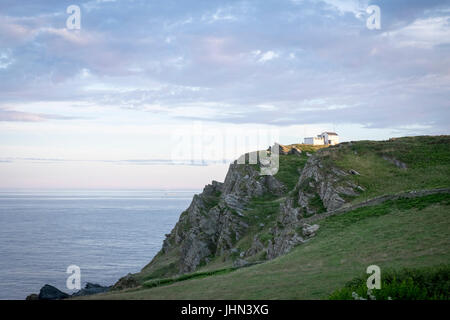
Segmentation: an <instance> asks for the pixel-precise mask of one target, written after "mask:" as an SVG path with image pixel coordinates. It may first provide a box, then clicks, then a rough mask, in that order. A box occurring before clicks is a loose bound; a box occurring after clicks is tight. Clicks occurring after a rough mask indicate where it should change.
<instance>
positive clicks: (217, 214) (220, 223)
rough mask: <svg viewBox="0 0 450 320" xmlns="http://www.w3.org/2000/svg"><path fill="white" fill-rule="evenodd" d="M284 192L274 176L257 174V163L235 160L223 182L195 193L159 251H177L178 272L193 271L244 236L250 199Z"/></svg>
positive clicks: (149, 266) (163, 252) (228, 248)
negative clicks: (241, 162) (250, 163)
mask: <svg viewBox="0 0 450 320" xmlns="http://www.w3.org/2000/svg"><path fill="white" fill-rule="evenodd" d="M284 192H286V188H285V186H284V185H283V184H282V183H281V182H279V181H278V180H277V179H275V178H274V177H273V176H263V175H260V174H259V171H258V168H257V166H256V165H248V164H238V163H237V162H236V161H235V162H234V163H232V164H231V165H230V168H229V170H228V173H227V175H226V177H225V181H224V182H223V183H220V182H217V181H213V183H212V184H210V185H207V186H206V187H205V188H204V189H203V192H202V193H201V194H199V195H196V196H194V198H193V200H192V203H191V204H190V206H189V208H188V209H187V210H186V211H184V212H183V213H182V214H181V216H180V219H179V221H178V222H177V224H176V225H175V227H174V229H173V230H172V231H171V233H170V234H169V235H168V236H167V237H166V239H165V240H164V243H163V247H162V250H161V253H160V254H162V255H164V254H170V253H171V252H172V251H173V250H178V251H179V260H178V261H177V263H176V264H177V266H176V267H177V269H178V272H179V273H187V272H192V271H194V270H195V269H196V268H198V267H199V266H200V265H203V264H205V263H208V262H209V261H210V259H211V258H212V257H214V256H219V255H223V254H227V253H230V250H231V249H232V248H233V246H234V244H235V243H236V242H237V241H239V240H240V239H241V238H242V236H243V235H245V233H246V231H247V229H248V225H247V223H246V222H245V221H244V219H243V215H244V211H245V209H246V206H247V205H248V203H249V201H250V200H251V199H252V198H254V197H258V196H262V195H264V194H267V193H269V194H275V195H279V196H281V195H282V194H283V193H284ZM160 254H159V255H160ZM155 259H158V256H157V257H156V258H155ZM153 264H155V262H154V261H152V262H151V263H150V264H149V265H148V266H147V267H146V268H152V265H153Z"/></svg>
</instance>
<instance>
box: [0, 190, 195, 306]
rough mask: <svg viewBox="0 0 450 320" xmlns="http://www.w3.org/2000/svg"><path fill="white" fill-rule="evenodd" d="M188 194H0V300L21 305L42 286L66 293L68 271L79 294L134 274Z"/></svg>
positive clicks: (148, 257)
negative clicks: (77, 281)
mask: <svg viewBox="0 0 450 320" xmlns="http://www.w3.org/2000/svg"><path fill="white" fill-rule="evenodd" d="M195 193H197V191H195V190H182V191H180V190H176V191H154V190H152V191H142V190H139V191H129V190H127V191H117V190H114V191H102V190H96V191H80V190H64V191H36V190H32V191H29V190H28V191H23V190H22V191H0V270H1V272H0V299H24V298H25V297H26V296H27V295H28V294H30V293H38V292H39V289H40V288H41V287H42V286H43V285H44V284H46V283H48V284H51V285H54V286H56V287H57V288H59V289H61V290H62V291H65V292H69V293H70V292H71V291H70V290H67V288H66V279H67V277H68V276H69V275H68V274H66V269H67V267H68V266H69V265H73V264H74V265H77V266H79V267H80V268H81V282H82V286H84V284H85V283H86V282H94V283H99V284H101V285H111V284H113V283H114V282H115V281H117V280H118V279H119V278H120V277H122V276H124V275H126V274H127V273H129V272H132V273H133V272H137V271H139V270H140V269H141V268H142V267H144V265H146V264H147V263H148V262H149V261H150V260H151V259H152V257H153V256H154V255H155V254H156V253H157V252H158V251H159V249H160V248H161V245H162V241H163V240H164V237H165V236H164V235H165V234H166V233H169V232H170V230H171V229H172V228H173V226H174V225H175V223H176V222H177V220H178V217H179V216H180V214H181V212H182V211H183V210H185V209H186V208H187V207H188V206H189V204H190V202H191V199H192V196H193V195H194V194H195Z"/></svg>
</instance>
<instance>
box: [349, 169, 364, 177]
mask: <svg viewBox="0 0 450 320" xmlns="http://www.w3.org/2000/svg"><path fill="white" fill-rule="evenodd" d="M348 172H349V173H350V174H352V175H355V176H360V175H361V174H360V173H359V172H358V171H356V170H353V169H350V170H349V171H348Z"/></svg>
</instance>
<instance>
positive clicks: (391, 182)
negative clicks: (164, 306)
mask: <svg viewBox="0 0 450 320" xmlns="http://www.w3.org/2000/svg"><path fill="white" fill-rule="evenodd" d="M427 139H431V140H432V141H434V142H436V141H437V140H439V146H440V148H442V146H444V149H445V145H446V146H448V143H449V138H448V136H444V137H436V138H429V137H415V138H414V139H413V138H403V139H392V140H389V141H383V142H370V141H361V142H348V143H342V144H339V145H337V146H332V147H327V148H324V147H313V146H308V145H290V146H279V148H280V149H279V151H280V168H279V171H278V172H277V174H275V175H274V176H270V175H269V176H264V175H260V173H259V164H257V165H251V164H238V163H237V162H236V161H235V162H234V163H232V164H231V165H230V167H229V170H228V173H227V175H226V178H225V180H224V182H223V183H221V182H217V181H213V182H212V183H211V184H210V185H207V186H206V187H205V188H204V189H203V192H202V193H200V194H198V195H195V196H194V198H193V200H192V203H191V204H190V206H189V208H187V209H186V210H185V211H184V212H183V213H182V214H181V216H180V218H179V221H178V222H177V224H176V225H175V227H174V228H173V230H172V231H171V232H170V233H169V234H167V235H166V239H165V240H164V243H163V245H162V249H161V250H160V252H159V253H158V254H157V255H156V256H155V257H154V258H153V260H152V261H151V262H150V263H149V264H148V265H147V266H145V267H144V268H143V269H142V271H141V272H140V273H138V274H135V275H128V276H126V277H124V278H122V279H120V280H119V281H118V283H116V285H115V286H114V287H115V288H116V289H123V288H127V287H134V286H138V285H140V284H142V283H143V282H145V281H148V280H151V279H159V278H167V277H171V276H175V275H180V274H185V273H192V272H194V271H197V270H214V269H219V268H222V267H229V266H233V267H241V266H244V265H246V264H249V263H259V262H262V261H266V260H270V259H274V258H277V257H279V256H281V255H284V254H286V253H288V252H289V251H291V250H292V249H293V248H294V247H296V246H297V245H301V244H303V243H305V242H308V241H309V240H310V239H311V238H312V237H314V236H315V235H316V233H317V232H318V230H319V228H320V224H319V223H317V220H318V219H314V217H321V216H322V215H326V214H332V213H334V212H342V211H345V209H346V208H351V207H352V206H354V205H355V204H358V203H364V201H366V200H368V199H369V198H371V197H376V196H381V195H384V194H390V193H395V192H401V191H408V190H413V189H414V188H417V187H419V189H424V188H425V187H430V188H432V187H442V186H446V185H448V181H443V180H445V179H447V180H448V177H441V179H440V180H439V179H434V180H430V178H429V177H428V179H427V173H426V172H424V171H423V170H422V169H421V166H420V160H421V156H423V158H424V159H425V158H426V154H425V153H424V150H423V147H424V146H426V145H428V142H430V141H431V140H430V141H428V140H427ZM419 147H420V148H419ZM419 150H420V154H419V156H418V152H419ZM414 153H415V156H414V155H413V154H414ZM447 153H448V150H447ZM427 161H428V164H432V165H435V167H437V168H439V159H432V158H430V157H428V160H427ZM433 161H435V163H433ZM447 161H448V159H447ZM428 174H429V172H428ZM433 176H434V175H433ZM400 178H401V179H402V183H397V182H398V180H399V179H400ZM406 178H407V179H406ZM405 179H406V180H405ZM442 179H443V180H442ZM405 181H407V183H405ZM424 181H425V182H424ZM419 182H420V183H419ZM313 221H314V223H316V224H312V222H313Z"/></svg>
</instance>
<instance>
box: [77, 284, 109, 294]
mask: <svg viewBox="0 0 450 320" xmlns="http://www.w3.org/2000/svg"><path fill="white" fill-rule="evenodd" d="M110 289H111V287H104V286H101V285H99V284H96V283H90V282H88V283H86V285H85V286H84V288H83V289H81V290H79V291H77V292H75V293H74V294H72V296H73V297H80V296H89V295H92V294H98V293H104V292H108V291H109V290H110Z"/></svg>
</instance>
